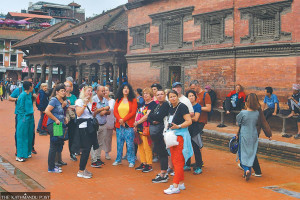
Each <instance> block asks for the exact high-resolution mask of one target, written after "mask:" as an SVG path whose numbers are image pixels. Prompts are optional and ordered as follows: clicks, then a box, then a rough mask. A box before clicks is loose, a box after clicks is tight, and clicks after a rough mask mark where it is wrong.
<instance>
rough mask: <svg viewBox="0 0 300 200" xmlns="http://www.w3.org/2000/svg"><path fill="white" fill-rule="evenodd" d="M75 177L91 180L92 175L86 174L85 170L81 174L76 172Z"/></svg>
mask: <svg viewBox="0 0 300 200" xmlns="http://www.w3.org/2000/svg"><path fill="white" fill-rule="evenodd" d="M77 177H79V178H92V175H91V174H89V173H88V172H87V170H84V171H83V172H81V171H78V172H77Z"/></svg>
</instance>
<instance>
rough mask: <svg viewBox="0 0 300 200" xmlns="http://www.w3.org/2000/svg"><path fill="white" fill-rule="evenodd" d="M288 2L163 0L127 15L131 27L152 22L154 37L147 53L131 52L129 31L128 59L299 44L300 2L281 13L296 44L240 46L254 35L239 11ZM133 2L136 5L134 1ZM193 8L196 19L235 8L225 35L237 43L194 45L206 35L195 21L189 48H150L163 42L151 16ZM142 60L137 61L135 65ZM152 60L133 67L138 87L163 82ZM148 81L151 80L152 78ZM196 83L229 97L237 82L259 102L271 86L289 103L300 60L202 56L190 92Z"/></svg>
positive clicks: (187, 31)
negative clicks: (205, 14) (185, 52)
mask: <svg viewBox="0 0 300 200" xmlns="http://www.w3.org/2000/svg"><path fill="white" fill-rule="evenodd" d="M281 1H284V0H189V1H184V0H164V1H157V2H154V3H151V4H148V5H146V6H143V7H140V8H137V9H133V10H129V11H128V27H129V28H130V27H135V26H139V25H143V24H147V23H150V33H148V34H147V35H146V41H147V42H148V43H150V47H147V48H145V49H136V50H130V49H129V47H130V45H131V44H132V37H131V36H130V35H129V33H128V51H127V55H128V56H131V55H136V54H151V53H166V52H179V51H190V50H208V49H221V48H229V47H237V46H254V45H257V46H259V45H262V44H278V43H296V42H299V40H300V23H298V21H297V20H295V19H298V18H300V12H298V11H299V10H300V1H298V0H294V1H293V3H292V7H291V9H287V10H286V11H285V12H283V13H282V14H281V31H284V32H290V33H291V34H292V40H286V41H267V42H256V43H241V37H244V36H247V35H248V34H249V21H248V20H247V19H241V13H240V10H239V8H244V7H249V6H255V5H261V4H267V3H274V2H281ZM129 2H131V1H130V0H129ZM189 6H194V7H195V8H194V11H193V13H192V14H193V15H196V14H201V13H206V12H212V11H217V10H223V9H229V8H233V7H234V15H233V16H234V18H233V16H229V17H227V18H226V20H225V35H226V36H229V37H230V36H231V37H233V38H234V42H233V43H223V44H214V45H202V46H198V47H196V46H195V43H194V41H195V40H199V39H200V37H201V28H200V25H195V24H194V19H193V20H191V21H187V22H184V25H183V30H184V33H183V40H184V41H187V42H193V45H192V47H191V48H190V49H175V50H159V51H157V52H153V51H151V46H152V45H155V44H158V43H159V28H158V27H157V26H153V25H152V19H151V18H150V17H149V15H150V14H155V13H160V12H164V11H170V10H174V9H179V8H184V7H189ZM135 62H138V61H135ZM150 62H151V61H150V60H149V62H144V61H143V62H141V63H130V62H129V64H128V76H129V79H130V81H131V83H132V84H133V85H134V86H139V87H144V86H149V85H151V84H152V83H154V82H159V80H160V70H159V69H153V68H151V67H150V65H151V64H150ZM148 77H149V78H148ZM193 79H197V80H199V81H200V82H201V85H202V86H205V85H206V84H210V85H212V87H213V88H214V89H215V90H216V92H217V94H218V98H220V99H224V97H225V95H226V94H227V93H228V92H229V91H231V90H233V89H234V86H235V85H236V84H238V83H240V84H242V85H243V86H244V87H245V92H246V93H250V92H256V93H257V94H258V95H259V96H260V98H262V96H263V95H264V88H265V87H266V86H272V87H273V88H274V93H276V94H277V95H278V96H279V100H280V101H282V102H285V101H286V98H287V97H288V96H289V95H290V94H291V86H292V84H293V83H297V82H298V83H300V57H296V55H294V57H292V56H286V57H264V58H259V57H256V58H238V59H234V58H230V59H213V60H208V59H206V60H203V59H202V58H199V59H198V61H197V67H194V68H186V69H185V88H188V87H187V86H188V83H189V81H191V80H193Z"/></svg>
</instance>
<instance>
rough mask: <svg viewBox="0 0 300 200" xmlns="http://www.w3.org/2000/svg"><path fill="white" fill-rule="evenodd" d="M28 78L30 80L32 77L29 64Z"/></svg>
mask: <svg viewBox="0 0 300 200" xmlns="http://www.w3.org/2000/svg"><path fill="white" fill-rule="evenodd" d="M28 76H29V77H30V78H31V76H32V75H31V65H30V64H29V65H28Z"/></svg>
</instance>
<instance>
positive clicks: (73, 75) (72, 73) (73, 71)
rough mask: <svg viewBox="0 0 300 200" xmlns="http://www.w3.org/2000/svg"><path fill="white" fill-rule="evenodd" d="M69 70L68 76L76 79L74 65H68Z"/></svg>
mask: <svg viewBox="0 0 300 200" xmlns="http://www.w3.org/2000/svg"><path fill="white" fill-rule="evenodd" d="M70 70H71V74H70V76H72V78H73V79H74V80H75V81H76V66H72V67H70Z"/></svg>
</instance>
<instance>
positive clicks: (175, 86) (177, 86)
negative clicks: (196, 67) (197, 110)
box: [172, 82, 194, 115]
mask: <svg viewBox="0 0 300 200" xmlns="http://www.w3.org/2000/svg"><path fill="white" fill-rule="evenodd" d="M172 90H175V91H176V92H177V93H178V97H179V101H180V102H181V103H183V104H184V105H186V106H187V107H188V109H189V112H190V114H191V115H194V109H193V105H192V103H191V102H190V100H189V99H188V98H187V97H186V96H184V95H183V94H182V84H181V83H180V82H175V83H173V84H172Z"/></svg>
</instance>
